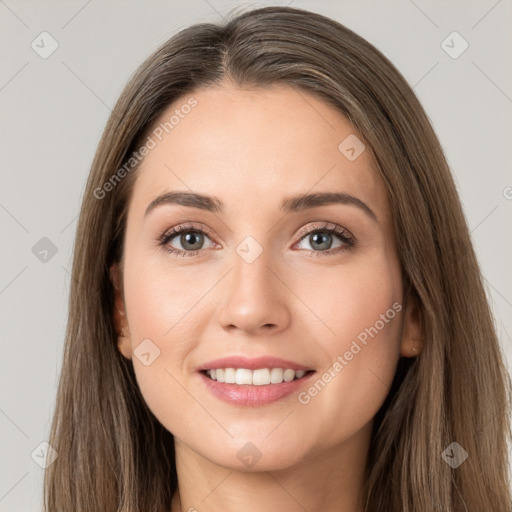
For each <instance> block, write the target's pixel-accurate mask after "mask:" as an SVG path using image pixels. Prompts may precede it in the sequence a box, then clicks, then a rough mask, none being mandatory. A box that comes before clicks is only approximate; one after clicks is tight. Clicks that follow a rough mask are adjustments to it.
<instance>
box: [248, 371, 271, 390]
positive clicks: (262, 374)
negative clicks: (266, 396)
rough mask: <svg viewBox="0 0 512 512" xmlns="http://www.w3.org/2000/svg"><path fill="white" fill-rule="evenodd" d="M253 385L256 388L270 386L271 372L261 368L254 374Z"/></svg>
mask: <svg viewBox="0 0 512 512" xmlns="http://www.w3.org/2000/svg"><path fill="white" fill-rule="evenodd" d="M252 383H253V385H254V386H265V385H266V384H270V370H269V369H268V368H261V369H259V370H254V371H253V372H252Z"/></svg>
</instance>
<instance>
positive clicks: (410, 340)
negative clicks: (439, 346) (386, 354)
mask: <svg viewBox="0 0 512 512" xmlns="http://www.w3.org/2000/svg"><path fill="white" fill-rule="evenodd" d="M422 350H423V331H422V322H421V312H420V308H419V299H418V297H417V295H416V293H415V292H414V291H412V290H411V291H410V293H408V294H407V296H406V300H405V311H404V324H403V329H402V341H401V344H400V355H401V356H403V357H416V356H419V355H420V354H421V351H422Z"/></svg>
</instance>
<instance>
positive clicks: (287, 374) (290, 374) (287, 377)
mask: <svg viewBox="0 0 512 512" xmlns="http://www.w3.org/2000/svg"><path fill="white" fill-rule="evenodd" d="M294 377H295V370H292V369H290V368H288V369H287V370H285V371H284V374H283V378H284V381H285V382H290V381H292V380H293V378H294Z"/></svg>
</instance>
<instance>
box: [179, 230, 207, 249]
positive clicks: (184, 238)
mask: <svg viewBox="0 0 512 512" xmlns="http://www.w3.org/2000/svg"><path fill="white" fill-rule="evenodd" d="M201 236H202V235H201V233H196V232H194V231H190V232H188V233H186V234H185V235H181V245H182V246H183V247H184V248H185V249H187V248H188V249H190V250H192V251H194V250H196V249H199V248H200V247H201ZM194 239H195V241H196V243H198V242H197V240H199V247H187V246H189V245H192V246H193V245H194Z"/></svg>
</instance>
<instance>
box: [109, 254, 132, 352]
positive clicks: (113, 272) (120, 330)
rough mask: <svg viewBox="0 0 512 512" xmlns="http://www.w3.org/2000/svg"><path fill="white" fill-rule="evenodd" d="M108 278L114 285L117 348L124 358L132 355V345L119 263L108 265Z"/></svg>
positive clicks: (114, 319)
mask: <svg viewBox="0 0 512 512" xmlns="http://www.w3.org/2000/svg"><path fill="white" fill-rule="evenodd" d="M110 280H111V281H112V284H113V285H114V318H113V322H114V327H115V330H116V332H117V348H118V349H119V352H121V354H123V356H124V357H126V359H131V357H132V345H131V336H130V330H129V328H128V320H127V318H126V308H125V305H124V294H123V286H122V283H123V274H122V271H121V269H120V268H119V264H117V263H114V264H113V265H112V266H111V267H110Z"/></svg>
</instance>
